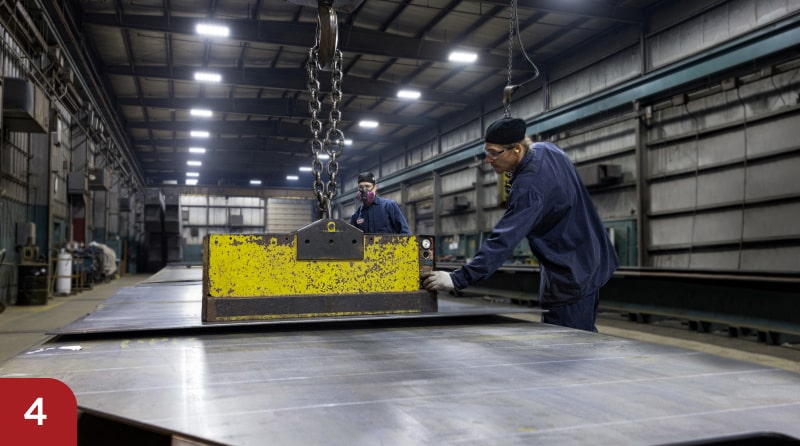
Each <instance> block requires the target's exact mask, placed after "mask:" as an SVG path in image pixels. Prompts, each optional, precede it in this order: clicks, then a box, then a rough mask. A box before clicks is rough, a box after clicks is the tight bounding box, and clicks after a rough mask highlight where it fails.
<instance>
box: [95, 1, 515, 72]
mask: <svg viewBox="0 0 800 446" xmlns="http://www.w3.org/2000/svg"><path fill="white" fill-rule="evenodd" d="M500 3H502V2H500ZM81 20H82V23H84V24H91V25H99V26H110V27H119V28H130V29H135V30H139V31H157V32H165V33H173V34H186V35H197V33H196V32H195V25H196V24H197V23H198V22H199V21H201V20H202V19H200V18H197V17H182V16H175V15H172V16H170V17H164V16H153V15H135V14H122V15H116V14H96V13H91V14H84V15H83V16H82V17H81ZM214 22H215V23H219V24H224V25H227V26H228V27H230V36H229V37H228V39H233V40H239V41H245V42H254V43H264V42H268V43H270V44H274V45H286V46H293V47H300V48H311V47H312V46H313V45H314V36H315V35H316V30H317V25H316V23H312V22H283V21H275V20H259V21H254V20H248V19H215V20H214ZM338 30H339V46H338V48H339V49H340V50H342V52H344V53H345V54H347V53H360V54H366V55H371V56H381V57H397V58H402V59H413V60H419V61H426V62H440V63H449V61H448V56H449V54H450V51H451V50H452V49H453V47H452V45H451V44H448V43H443V42H437V41H432V40H425V39H416V38H413V37H404V36H400V35H397V34H391V33H387V32H381V31H379V30H372V29H367V28H360V27H357V26H353V25H351V24H347V23H340V24H339V28H338ZM475 49H476V50H480V49H479V48H475ZM506 63H507V61H506V60H505V57H504V56H498V55H493V54H489V53H486V52H482V53H481V57H480V62H479V65H481V66H485V67H490V68H503V67H504V66H505V65H506Z"/></svg>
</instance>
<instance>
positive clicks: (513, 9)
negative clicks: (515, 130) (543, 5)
mask: <svg viewBox="0 0 800 446" xmlns="http://www.w3.org/2000/svg"><path fill="white" fill-rule="evenodd" d="M508 9H509V10H510V17H509V20H508V76H507V80H506V87H505V88H503V117H504V118H510V117H511V95H512V94H513V93H514V90H516V89H517V88H519V86H518V85H516V86H515V85H513V84H512V83H511V70H512V61H513V57H514V23H516V21H517V0H511V4H510V6H509V8H508Z"/></svg>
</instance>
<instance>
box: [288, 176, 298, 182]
mask: <svg viewBox="0 0 800 446" xmlns="http://www.w3.org/2000/svg"><path fill="white" fill-rule="evenodd" d="M286 179H287V180H289V181H297V180H299V179H300V177H298V176H297V175H286Z"/></svg>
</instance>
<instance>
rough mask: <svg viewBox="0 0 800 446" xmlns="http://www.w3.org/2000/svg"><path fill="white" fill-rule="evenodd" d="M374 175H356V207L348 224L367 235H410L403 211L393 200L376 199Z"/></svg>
mask: <svg viewBox="0 0 800 446" xmlns="http://www.w3.org/2000/svg"><path fill="white" fill-rule="evenodd" d="M377 191H378V183H377V182H376V181H375V175H373V174H372V173H370V172H364V173H361V174H359V175H358V192H357V195H356V199H357V200H358V207H357V208H356V211H355V212H354V213H353V215H352V216H351V217H350V224H351V225H353V226H355V227H357V228H358V229H361V230H362V231H364V232H365V233H367V234H378V233H384V234H405V235H411V230H410V229H409V228H408V222H407V221H406V217H405V215H403V211H402V210H401V209H400V205H399V204H397V202H395V201H394V200H390V199H388V198H381V197H378V194H377Z"/></svg>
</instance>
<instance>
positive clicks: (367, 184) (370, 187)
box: [358, 181, 375, 192]
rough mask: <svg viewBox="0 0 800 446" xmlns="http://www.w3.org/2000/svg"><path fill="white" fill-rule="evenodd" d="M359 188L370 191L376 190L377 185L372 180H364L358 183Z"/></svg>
mask: <svg viewBox="0 0 800 446" xmlns="http://www.w3.org/2000/svg"><path fill="white" fill-rule="evenodd" d="M358 189H359V190H365V191H367V192H370V191H374V190H375V185H374V184H372V183H370V182H368V181H362V182H360V183H358Z"/></svg>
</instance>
